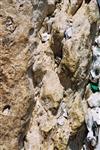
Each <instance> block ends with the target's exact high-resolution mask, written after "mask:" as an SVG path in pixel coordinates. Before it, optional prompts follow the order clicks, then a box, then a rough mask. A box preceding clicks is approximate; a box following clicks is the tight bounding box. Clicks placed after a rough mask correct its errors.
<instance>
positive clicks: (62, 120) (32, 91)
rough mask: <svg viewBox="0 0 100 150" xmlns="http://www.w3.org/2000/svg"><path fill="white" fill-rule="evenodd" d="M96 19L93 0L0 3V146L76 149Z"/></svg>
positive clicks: (8, 0) (25, 149)
mask: <svg viewBox="0 0 100 150" xmlns="http://www.w3.org/2000/svg"><path fill="white" fill-rule="evenodd" d="M98 19H99V11H98V6H97V3H96V1H94V0H91V1H90V2H87V1H85V0H73V1H72V0H71V1H68V0H1V1H0V35H1V36H0V150H3V149H5V150H66V149H68V150H73V145H75V143H76V145H79V147H77V146H76V147H75V146H74V148H75V149H74V150H81V148H82V144H83V143H82V142H83V141H82V140H79V139H80V137H81V136H82V134H83V131H84V132H85V126H84V109H85V111H86V108H87V106H86V103H85V102H86V99H87V98H86V92H85V88H86V84H87V81H88V74H89V70H90V67H91V58H92V52H91V47H92V43H93V42H94V37H95V35H96V29H97V22H98ZM87 91H88V90H87ZM87 95H89V93H88V92H87ZM87 97H88V96H87ZM83 99H84V100H83ZM83 101H85V102H84V103H83ZM78 133H79V134H78ZM75 136H76V137H77V138H76V140H75ZM84 137H85V136H84ZM72 139H73V140H72ZM83 140H84V139H83ZM77 143H78V144H77Z"/></svg>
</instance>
